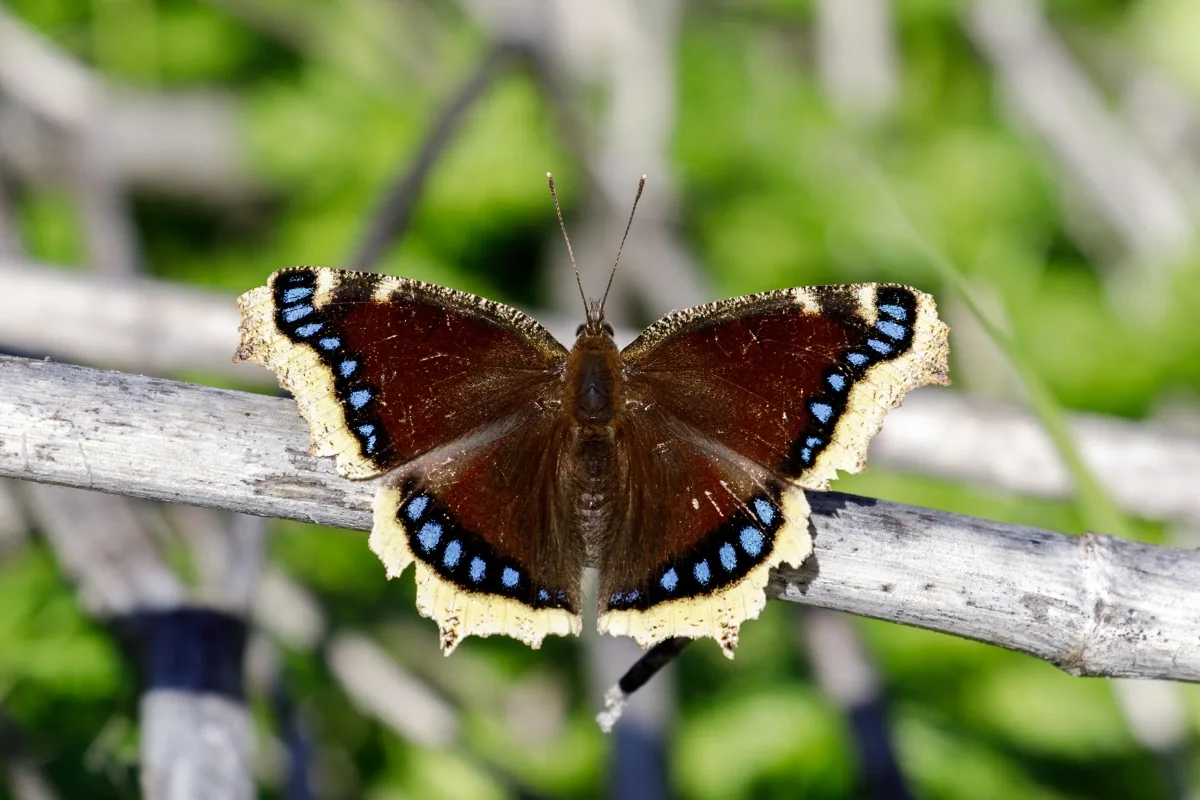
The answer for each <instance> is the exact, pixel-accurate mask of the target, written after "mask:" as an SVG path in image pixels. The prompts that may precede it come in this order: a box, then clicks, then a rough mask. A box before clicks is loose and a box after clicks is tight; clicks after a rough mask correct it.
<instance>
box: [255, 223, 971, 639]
mask: <svg viewBox="0 0 1200 800" xmlns="http://www.w3.org/2000/svg"><path fill="white" fill-rule="evenodd" d="M560 219H561V214H560ZM568 246H569V243H568ZM572 260H573V259H572ZM581 293H582V289H581ZM238 305H239V307H240V308H241V312H242V324H241V346H240V348H239V349H238V351H237V355H236V356H235V360H237V361H256V362H258V363H260V364H263V365H265V366H266V367H268V368H270V369H272V370H274V371H275V372H276V373H277V374H278V376H279V381H280V384H281V385H282V386H283V387H284V388H285V389H288V390H289V391H291V392H292V394H294V395H295V397H296V402H297V404H298V405H299V409H300V413H301V414H302V415H303V416H304V418H305V419H306V420H307V421H308V425H309V428H310V431H311V433H312V439H313V448H312V449H313V453H314V454H316V455H319V456H334V457H336V458H337V466H338V469H339V471H340V472H341V474H343V475H345V476H346V477H348V478H370V477H374V476H377V475H381V474H386V478H385V479H384V481H383V483H382V484H381V486H380V488H379V490H378V493H377V494H376V496H375V503H374V527H373V530H372V532H371V538H370V546H371V548H372V549H373V550H374V551H375V552H376V553H377V554H378V555H379V557H380V559H381V560H382V561H383V563H384V565H385V567H386V569H387V574H388V576H389V577H395V576H397V575H399V574H401V573H402V572H403V571H404V569H405V568H406V567H407V566H408V565H409V564H415V566H416V581H417V608H418V610H419V611H420V613H421V614H423V615H425V616H427V617H431V618H432V619H434V620H435V621H436V622H437V623H438V626H439V627H440V629H441V641H442V647H443V649H444V650H445V651H446V652H447V653H449V652H450V651H452V650H453V649H454V647H455V646H456V645H457V644H458V642H459V641H460V640H461V639H462V638H463V637H464V636H468V635H472V634H474V635H478V636H487V635H490V634H496V633H499V634H504V635H507V636H512V637H514V638H517V639H520V640H521V641H523V642H525V643H526V644H528V645H530V646H532V647H538V646H539V645H540V644H541V642H542V639H543V638H544V637H545V636H546V635H547V634H558V635H565V634H567V633H576V634H577V633H579V630H580V625H581V620H580V609H581V602H582V598H581V595H580V580H581V575H582V572H583V568H584V566H585V564H587V563H591V564H594V565H595V566H597V567H598V568H599V574H600V581H599V592H600V593H599V606H600V608H599V613H600V617H599V628H600V630H601V631H602V632H607V633H610V634H614V635H628V636H632V637H633V638H634V639H635V640H637V642H638V643H639V644H640V645H642V646H643V647H647V646H649V645H651V644H654V643H655V642H660V641H663V640H664V639H667V638H670V637H692V638H695V637H705V636H708V637H713V638H714V639H716V640H717V641H718V642H719V643H720V645H721V648H722V649H723V650H724V652H725V653H726V655H729V656H731V657H732V654H733V648H734V646H735V645H736V643H737V636H738V628H739V626H740V625H741V623H742V622H743V621H745V620H747V619H753V618H754V617H756V616H758V613H759V612H760V611H761V610H762V608H763V606H764V605H765V603H766V598H765V593H764V587H765V586H766V583H767V576H768V573H769V571H770V570H771V568H772V567H775V566H777V565H779V564H790V565H792V566H799V565H800V563H801V562H802V561H804V559H805V558H806V557H807V556H808V555H809V553H810V552H811V551H812V540H811V538H810V536H809V533H808V515H809V507H808V503H807V502H806V500H805V495H804V490H806V489H825V488H827V487H828V484H829V481H830V480H831V479H833V478H835V477H836V476H837V471H838V470H845V471H847V472H858V471H860V470H861V469H862V468H863V465H864V462H865V458H866V451H867V443H868V441H869V440H870V438H871V437H872V436H873V435H874V434H875V433H876V432H877V431H878V430H879V428H880V426H881V424H882V421H883V416H884V413H885V412H886V411H887V409H889V408H891V407H892V406H895V405H897V404H898V403H899V402H900V400H901V398H902V396H903V395H904V393H905V392H906V391H908V390H909V389H911V388H913V387H916V386H920V385H922V384H927V383H946V382H947V377H946V357H947V351H948V346H947V337H946V335H947V328H946V326H945V325H944V324H942V323H941V322H940V321H939V320H938V318H937V314H936V310H935V307H934V302H933V299H932V298H931V297H929V296H928V295H926V294H923V293H921V292H919V291H916V290H915V289H911V288H909V287H907V286H899V285H894V284H859V285H851V286H819V287H811V288H797V289H781V290H778V291H772V292H764V293H761V294H754V295H748V296H745V297H737V298H734V299H731V300H723V301H720V302H716V303H711V304H708V305H703V306H698V307H696V308H691V309H688V310H685V311H678V312H675V313H672V314H669V315H667V316H666V317H664V318H662V319H661V320H659V321H658V322H656V323H654V324H653V325H651V326H650V327H649V328H647V329H646V330H645V331H644V332H643V333H642V334H641V336H639V337H638V338H637V339H636V340H635V341H634V342H633V343H632V344H630V345H629V346H628V347H626V348H625V349H624V350H618V349H617V346H616V344H615V343H614V341H613V335H612V328H611V327H610V326H609V325H608V324H607V323H605V321H604V312H603V301H601V302H600V303H595V302H592V303H589V304H587V316H586V321H585V323H584V324H583V325H581V326H580V328H579V331H578V333H577V335H576V340H575V344H574V346H573V347H572V348H571V349H570V350H569V351H568V350H567V349H565V348H564V347H563V346H562V345H561V344H559V342H558V341H556V340H555V339H554V337H553V336H551V335H550V333H549V332H548V331H547V330H546V329H545V328H543V327H542V326H541V325H540V324H538V323H537V322H536V321H535V320H533V319H532V318H530V317H528V316H526V315H525V314H523V313H521V312H520V311H517V310H516V309H514V308H510V307H508V306H505V305H501V304H499V303H495V302H492V301H490V300H485V299H483V298H480V297H476V296H474V295H470V294H466V293H463V292H458V291H454V290H452V289H447V288H443V287H441V286H434V285H431V284H427V283H422V282H420V281H415V280H409V279H407V278H396V277H386V276H382V275H374V274H365V273H353V272H343V271H339V270H333V269H325V268H320V267H294V268H290V269H283V270H280V271H278V272H276V273H275V274H273V275H272V276H271V278H270V280H269V282H268V284H267V285H266V286H264V287H260V288H258V289H255V290H253V291H251V292H248V293H246V294H244V295H242V297H241V298H239V300H238Z"/></svg>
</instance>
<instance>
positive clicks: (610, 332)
mask: <svg viewBox="0 0 1200 800" xmlns="http://www.w3.org/2000/svg"><path fill="white" fill-rule="evenodd" d="M604 332H605V333H607V334H608V335H609V336H613V335H614V333H613V326H612V325H609V324H608V323H607V322H606V323H604Z"/></svg>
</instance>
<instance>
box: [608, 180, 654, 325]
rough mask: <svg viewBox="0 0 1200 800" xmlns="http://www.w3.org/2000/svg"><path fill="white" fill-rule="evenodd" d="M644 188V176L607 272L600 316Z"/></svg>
mask: <svg viewBox="0 0 1200 800" xmlns="http://www.w3.org/2000/svg"><path fill="white" fill-rule="evenodd" d="M645 188H646V176H645V175H643V176H642V179H641V180H640V181H638V191H637V197H635V198H633V208H631V209H630V210H629V222H626V223H625V235H624V236H622V237H621V246H620V247H618V248H617V258H616V260H615V261H613V268H612V272H610V273H609V274H608V286H606V287H605V289H604V299H603V300H601V301H600V316H601V317H603V316H604V303H605V302H606V301H607V300H608V292H609V290H610V289H612V284H613V278H615V277H616V276H617V264H619V263H621V251H622V250H624V249H625V240H626V239H628V238H629V229H630V228H631V227H633V214H634V212H635V211H637V204H638V200H641V199H642V190H643V189H645Z"/></svg>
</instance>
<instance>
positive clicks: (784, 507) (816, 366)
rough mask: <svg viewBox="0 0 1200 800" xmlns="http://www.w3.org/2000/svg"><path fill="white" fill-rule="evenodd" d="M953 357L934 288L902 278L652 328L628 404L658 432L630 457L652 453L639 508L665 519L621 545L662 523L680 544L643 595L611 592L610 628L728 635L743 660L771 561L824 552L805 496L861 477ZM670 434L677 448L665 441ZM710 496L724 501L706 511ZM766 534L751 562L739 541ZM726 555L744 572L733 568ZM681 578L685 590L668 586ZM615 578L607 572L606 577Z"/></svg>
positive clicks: (656, 636) (647, 571)
mask: <svg viewBox="0 0 1200 800" xmlns="http://www.w3.org/2000/svg"><path fill="white" fill-rule="evenodd" d="M947 352H948V345H947V329H946V327H945V325H943V324H942V323H941V322H940V321H939V320H938V318H937V314H936V309H935V307H934V304H933V300H932V298H930V297H929V296H928V295H925V294H923V293H921V292H918V291H916V290H913V289H910V288H908V287H905V286H898V285H892V284H862V285H853V286H830V287H815V288H809V289H790V290H781V291H776V292H767V293H764V294H759V295H750V296H747V297H741V298H735V299H733V300H727V301H722V302H719V303H712V304H709V305H706V306H700V307H697V308H695V309H690V310H687V311H682V312H677V313H675V314H671V315H668V316H667V317H665V318H663V319H662V320H660V321H659V322H657V323H655V324H654V325H652V326H651V327H650V328H648V329H647V330H646V331H645V332H644V333H643V334H642V335H641V336H640V337H639V338H638V339H637V340H636V341H634V342H633V343H632V344H631V345H630V346H629V347H628V348H626V349H625V350H624V351H623V352H622V358H623V361H624V363H625V370H626V377H627V386H626V389H625V391H626V403H627V404H628V406H629V407H630V409H631V415H632V416H634V417H638V416H641V417H642V418H644V419H645V420H646V421H647V423H648V426H647V430H648V431H649V432H650V433H648V434H641V436H642V438H643V439H646V440H647V441H645V442H644V443H639V444H638V445H637V447H633V448H631V452H630V456H629V457H630V459H631V464H634V465H636V464H638V463H641V462H645V464H644V465H643V466H641V467H640V468H639V467H636V466H631V471H634V472H637V471H639V470H640V472H642V473H643V474H644V475H645V476H647V477H644V478H643V479H642V480H640V481H630V486H629V488H628V491H629V492H630V500H629V503H630V508H631V509H657V516H656V517H651V518H652V519H654V521H653V522H648V521H647V517H646V513H645V511H639V512H638V513H634V514H630V515H629V517H628V523H627V524H626V525H625V526H624V527H623V528H622V529H621V530H619V531H616V532H614V535H613V536H614V542H613V543H612V544H611V547H612V548H613V550H614V552H620V551H622V550H624V549H627V548H634V545H631V544H629V542H632V541H634V540H637V539H642V540H645V539H647V538H649V536H648V534H649V530H647V528H646V526H647V525H649V526H650V530H653V531H655V537H656V539H655V540H656V541H657V540H659V539H661V541H662V542H664V543H668V544H666V545H664V554H666V555H667V557H666V558H662V559H660V560H659V561H657V562H656V563H653V564H651V563H650V562H649V561H648V560H642V561H641V562H639V564H638V571H639V574H636V575H630V574H629V569H627V568H626V569H625V570H624V572H623V573H622V574H621V578H620V580H621V581H624V582H626V583H629V584H630V585H631V586H632V587H635V589H636V591H638V592H639V595H638V599H637V601H636V602H634V603H630V602H628V591H629V590H628V589H623V588H615V589H613V590H612V593H610V594H609V595H602V596H601V598H600V603H601V615H602V616H601V627H602V628H605V629H607V630H609V631H610V632H614V633H617V632H626V631H627V632H629V633H630V635H633V636H634V637H635V638H637V639H638V641H639V643H640V644H642V645H644V646H648V645H650V644H653V643H654V642H657V641H661V640H662V639H665V638H668V637H670V636H714V638H717V639H718V640H719V641H720V642H721V644H722V647H723V648H724V649H725V651H726V653H727V654H731V652H732V651H731V648H732V642H735V641H736V632H737V625H738V624H740V622H741V621H743V620H744V619H748V618H753V617H754V616H756V615H757V614H758V612H759V611H760V610H761V608H762V607H763V604H764V602H765V600H764V595H763V589H762V587H763V586H765V584H766V573H765V569H764V570H762V571H759V565H763V564H765V565H768V568H769V566H774V565H777V564H780V563H787V564H791V565H793V566H799V564H800V562H801V561H802V560H803V559H804V558H805V557H806V556H807V555H808V553H809V552H810V550H811V540H810V538H809V534H808V526H807V516H808V505H807V502H806V501H805V500H804V497H803V491H802V490H803V489H825V488H827V487H828V484H829V481H830V480H831V479H833V478H835V477H836V476H837V471H838V470H844V471H847V472H858V471H860V470H861V469H862V467H863V466H864V464H865V460H866V450H867V444H868V442H869V441H870V438H871V437H872V436H873V435H874V434H875V433H876V432H877V431H878V430H879V428H880V426H881V425H882V422H883V416H884V414H885V413H886V412H887V410H888V409H889V408H891V407H892V406H895V405H897V404H898V403H899V402H900V400H901V398H902V397H903V395H904V393H905V392H906V391H908V390H909V389H912V388H914V387H916V386H920V385H922V384H927V383H945V382H947V379H946V369H947V364H946V358H947ZM655 417H656V418H657V421H651V420H652V419H653V418H655ZM631 427H633V428H635V429H636V425H634V426H631ZM667 431H669V432H670V436H671V437H673V439H672V440H673V441H675V442H676V443H675V444H669V443H664V441H665V440H666V439H667V438H668V437H667V436H665V435H664V432H667ZM637 436H638V434H636V433H634V434H631V437H632V438H634V439H635V440H636V438H637ZM660 440H664V441H660ZM679 442H682V443H684V444H679ZM646 447H649V448H651V452H653V449H654V448H659V451H660V452H662V451H663V450H664V449H665V450H666V451H673V450H677V451H679V452H678V453H677V455H676V456H674V461H675V464H676V465H675V466H670V467H665V466H664V465H663V461H662V459H661V458H657V457H656V456H653V455H649V454H647V451H646ZM688 450H690V451H691V452H688ZM679 464H686V465H688V466H686V467H684V466H679ZM698 465H699V466H698ZM655 475H657V477H653V476H655ZM680 475H686V476H687V478H686V479H684V480H680V479H679V476H680ZM647 495H648V496H647ZM709 498H718V499H722V501H721V502H718V503H715V504H714V507H713V509H712V512H711V513H700V510H701V509H703V508H704V506H703V504H704V503H705V502H706V501H708V500H709ZM760 503H761V505H760ZM697 505H698V506H699V508H695V506H697ZM689 507H693V508H692V511H694V512H695V513H689V511H688V509H689ZM760 508H762V509H764V511H765V514H766V516H762V515H759V514H757V513H756V512H757V510H758V509H760ZM766 517H770V520H768V519H767V518H766ZM773 526H777V527H773ZM752 529H754V530H752ZM755 530H757V531H758V534H761V536H762V540H761V546H760V547H758V549H759V552H758V553H757V554H754V555H753V557H752V558H751V553H750V552H748V551H747V550H746V549H745V548H741V549H740V550H739V544H740V543H741V542H740V535H741V532H742V531H747V541H748V543H749V544H750V545H751V546H752V547H751V549H752V550H753V549H755V545H757V543H758V542H759V538H758V534H756V533H755ZM722 554H724V555H725V556H726V559H725V560H726V561H727V562H732V563H735V564H736V565H738V568H737V569H730V570H726V571H724V573H723V572H722V571H721V570H720V569H718V566H719V565H720V562H721V561H722ZM750 562H752V563H753V568H752V569H750V570H749V571H748V572H746V573H742V572H741V571H740V570H741V569H742V568H744V567H745V565H746V564H747V563H750ZM614 563H616V562H614ZM612 569H613V570H614V571H619V570H618V569H617V568H616V567H615V566H614V567H613V568H612ZM696 570H699V574H698V575H697V574H696ZM672 575H673V576H674V577H675V581H674V583H675V584H676V585H675V587H674V588H672V589H671V590H670V591H669V592H667V593H666V594H664V593H663V591H657V592H656V589H655V587H657V588H658V589H659V590H663V589H665V588H666V585H664V584H663V580H664V578H666V583H667V584H671V583H672V582H673V581H672V580H671V576H672ZM706 575H707V577H708V578H709V580H708V581H701V580H699V579H698V577H705V576H706ZM688 576H690V577H692V578H695V580H691V581H689V580H687V578H688ZM715 576H721V577H723V578H724V580H723V582H718V581H717V580H716V578H715ZM609 583H613V581H611V580H608V581H607V582H606V576H605V574H604V572H603V569H602V574H601V586H602V587H603V586H606V585H607V584H609ZM647 592H650V593H651V594H652V595H653V596H652V597H651V596H648V595H647ZM667 595H669V597H668V596H667Z"/></svg>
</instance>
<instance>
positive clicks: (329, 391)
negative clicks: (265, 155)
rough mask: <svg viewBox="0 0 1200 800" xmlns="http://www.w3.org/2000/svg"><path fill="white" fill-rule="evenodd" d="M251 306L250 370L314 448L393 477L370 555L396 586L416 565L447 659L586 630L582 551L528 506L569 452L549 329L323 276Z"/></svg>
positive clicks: (294, 274) (486, 305) (399, 287)
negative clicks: (493, 645)
mask: <svg viewBox="0 0 1200 800" xmlns="http://www.w3.org/2000/svg"><path fill="white" fill-rule="evenodd" d="M238 304H239V306H240V308H241V310H242V326H241V332H242V344H241V347H240V348H239V350H238V354H237V359H238V360H242V361H247V360H253V361H257V362H259V363H261V364H263V365H265V366H267V367H268V368H270V369H272V370H274V371H275V372H276V373H277V374H278V375H279V380H280V384H281V385H282V386H283V387H284V388H285V389H288V390H289V391H291V392H292V394H293V395H295V397H296V402H297V404H298V406H299V408H300V412H301V414H302V415H303V416H304V418H305V419H306V420H307V421H308V424H309V429H310V432H311V434H312V438H313V453H314V454H315V455H322V456H336V457H337V464H338V469H339V471H340V472H341V473H342V474H343V475H345V476H347V477H350V478H368V477H373V476H375V475H379V474H381V473H383V472H388V471H391V470H396V472H395V473H394V474H392V475H390V476H389V478H388V480H387V481H386V482H385V483H384V485H383V486H382V487H381V488H380V490H379V493H378V494H377V495H376V499H375V527H374V530H373V531H372V534H371V546H372V548H373V549H374V550H375V551H376V553H378V554H379V555H380V557H381V559H382V560H383V561H384V564H385V566H386V567H387V570H388V574H389V576H394V575H398V574H400V573H401V572H402V571H403V570H404V568H405V567H407V566H408V564H409V563H410V562H413V561H415V562H416V564H417V582H418V585H419V587H420V589H419V591H418V606H419V608H420V610H421V612H422V613H423V614H425V615H426V616H430V617H432V618H434V619H435V620H437V622H438V624H439V626H440V627H441V629H442V639H443V644H444V646H445V648H446V649H447V651H449V650H450V649H453V647H454V645H455V644H456V643H457V642H458V640H459V639H461V638H462V637H463V636H467V635H470V634H478V635H487V634H490V633H504V634H507V635H511V636H514V637H516V638H519V639H521V640H523V641H525V642H527V643H529V644H531V645H533V646H537V645H538V644H539V643H540V642H541V639H542V637H543V636H544V635H545V634H546V633H566V632H568V631H574V632H577V631H578V628H579V618H578V584H579V578H580V573H581V571H582V567H583V564H582V555H581V553H582V545H581V544H575V545H572V543H570V542H563V541H560V540H559V539H558V538H555V537H563V536H567V535H568V534H567V532H564V531H559V530H557V529H556V528H555V527H554V525H553V524H552V519H551V514H552V507H551V505H549V504H541V503H537V502H527V503H524V504H522V503H517V502H515V498H522V499H529V498H533V497H535V496H537V495H538V493H539V492H541V491H543V490H544V487H543V486H542V482H543V481H545V475H546V470H547V469H551V468H552V467H553V464H554V460H555V458H556V457H557V456H556V453H557V452H558V451H557V447H558V444H559V441H560V438H559V437H558V435H557V433H556V428H555V425H556V420H557V419H558V418H559V414H558V406H559V403H560V400H561V394H562V374H563V369H564V364H565V360H566V355H567V353H566V350H565V349H563V347H562V346H561V345H560V344H559V343H558V342H557V341H556V340H555V339H554V338H553V337H552V336H551V335H550V334H549V333H548V332H547V331H546V330H545V329H544V328H542V326H541V325H539V324H538V323H537V322H536V321H534V320H533V319H531V318H529V317H527V316H526V315H524V314H522V313H521V312H519V311H517V310H516V309H513V308H509V307H508V306H504V305H500V304H498V303H493V302H491V301H488V300H484V299H482V298H479V297H475V296H473V295H469V294H465V293H462V292H456V291H453V290H451V289H445V288H442V287H440V286H433V285H430V284H425V283H420V282H418V281H412V280H407V279H404V278H393V277H385V276H379V275H371V274H366V273H353V272H342V271H338V270H330V269H322V268H315V267H298V268H293V269H285V270H280V271H279V272H276V273H275V274H274V275H272V276H271V279H270V282H269V283H268V285H267V286H265V287H262V288H259V289H255V290H254V291H252V292H248V293H247V294H245V295H243V296H242V297H241V298H240V299H239V301H238ZM547 485H548V482H547ZM452 543H454V544H453V546H451V544H452ZM456 553H457V556H455V554H456ZM543 596H546V597H548V599H542V597H543Z"/></svg>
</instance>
